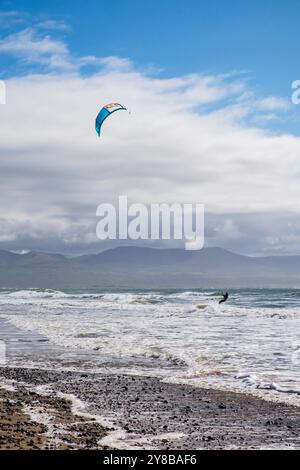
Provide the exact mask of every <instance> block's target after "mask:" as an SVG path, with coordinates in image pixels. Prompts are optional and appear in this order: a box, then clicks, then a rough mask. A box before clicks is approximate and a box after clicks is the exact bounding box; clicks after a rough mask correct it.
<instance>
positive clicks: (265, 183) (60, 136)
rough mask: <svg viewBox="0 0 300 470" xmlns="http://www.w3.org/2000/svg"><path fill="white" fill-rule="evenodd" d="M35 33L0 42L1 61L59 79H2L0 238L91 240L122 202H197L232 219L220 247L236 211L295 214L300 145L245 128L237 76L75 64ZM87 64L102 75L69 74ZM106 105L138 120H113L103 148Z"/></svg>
mask: <svg viewBox="0 0 300 470" xmlns="http://www.w3.org/2000/svg"><path fill="white" fill-rule="evenodd" d="M35 34H36V33H35V32H34V31H33V30H30V29H27V30H25V31H23V32H21V33H19V35H14V36H9V37H8V38H6V39H4V40H2V41H1V42H0V52H1V51H2V52H9V53H13V54H16V55H18V56H22V57H23V58H24V59H26V60H32V61H35V60H37V61H38V60H39V61H45V63H46V64H47V67H49V68H51V69H52V70H57V69H60V70H61V72H60V73H55V74H54V73H51V74H47V73H43V74H40V75H28V76H25V77H15V78H11V79H9V80H7V89H8V104H7V105H6V106H3V107H1V108H0V112H1V114H0V122H1V126H0V142H1V143H0V185H1V188H2V192H3V194H4V195H5V197H2V199H1V200H0V211H1V215H2V219H3V222H2V224H3V227H2V232H1V237H2V240H9V237H10V239H11V240H14V238H16V237H18V236H20V237H21V239H22V240H24V239H26V240H27V241H28V239H29V238H30V236H31V238H32V239H33V240H34V239H36V240H37V239H39V238H40V239H42V238H43V239H44V240H47V239H48V240H49V244H50V243H52V242H51V240H52V241H53V240H54V239H55V238H56V239H57V240H59V239H60V240H61V242H62V243H63V244H68V243H69V244H73V245H74V244H76V243H77V244H78V245H79V244H81V245H84V244H86V245H88V244H89V243H94V242H95V238H94V228H95V225H96V223H97V220H96V217H95V210H96V207H97V205H98V204H100V203H101V202H111V201H114V200H116V198H117V197H118V195H119V194H127V195H128V197H129V200H130V201H132V202H145V203H147V202H163V201H165V202H175V201H179V202H200V203H204V204H205V205H206V211H207V212H209V213H211V214H215V215H216V216H218V215H219V216H221V215H222V214H230V217H229V218H228V221H227V222H226V221H225V222H224V223H223V225H222V224H221V225H220V227H221V231H222V230H223V231H224V234H223V235H224V236H223V240H225V242H226V240H228V239H233V238H234V239H235V240H236V238H237V236H238V234H240V233H241V234H242V232H241V228H240V227H238V228H237V226H236V222H235V221H234V219H233V217H234V214H241V213H244V214H246V213H250V212H251V213H252V214H253V213H257V214H260V213H262V212H264V213H267V212H273V213H274V212H275V213H276V211H277V212H278V211H280V212H281V213H282V211H283V210H292V211H293V212H294V213H296V212H297V211H298V212H299V211H300V202H299V201H300V185H299V175H300V160H299V152H300V139H299V138H297V137H295V136H292V135H276V136H275V135H271V134H270V133H269V132H265V131H264V130H262V129H260V128H256V127H254V126H250V125H247V124H246V121H245V119H244V118H245V117H247V116H248V114H249V113H250V114H251V115H252V114H253V109H254V108H255V106H256V105H255V103H256V101H255V97H253V94H252V93H251V90H248V89H247V87H246V85H245V83H244V81H243V80H242V79H240V78H235V76H230V77H225V76H224V77H222V76H205V75H198V74H193V75H188V76H180V77H175V78H173V79H163V78H158V77H155V78H152V77H151V76H148V75H147V74H145V73H143V72H141V71H138V70H136V69H135V67H134V65H133V64H132V63H131V62H130V61H128V59H122V58H118V57H109V58H94V57H86V58H79V59H75V58H74V57H72V56H71V54H70V52H69V50H68V48H67V46H66V45H65V44H64V43H63V42H61V41H58V40H54V39H52V38H50V37H49V36H45V37H43V38H42V39H41V38H40V40H37V37H36V35H35ZM80 62H81V64H83V63H84V64H88V63H90V64H98V67H101V68H100V69H99V70H98V71H97V72H96V73H94V74H92V75H90V76H88V77H82V76H80V74H79V73H77V74H74V73H73V74H70V73H69V72H70V71H72V72H74V71H77V72H78V63H79V64H80ZM266 100H267V103H269V105H268V106H270V97H269V98H266ZM268 100H269V101H268ZM110 101H117V102H121V103H122V104H124V105H126V106H127V107H128V108H129V109H130V110H131V114H129V113H115V114H114V116H113V117H111V118H110V119H108V120H107V121H106V122H105V124H104V127H103V134H102V136H101V138H100V139H99V138H98V137H97V136H96V134H95V132H94V128H93V126H94V119H95V116H96V114H97V112H98V110H99V108H100V107H101V105H103V104H105V103H107V102H110ZM262 101H263V100H262ZM229 103H230V104H229ZM273 105H274V102H273ZM207 106H210V107H211V109H209V108H208V107H207ZM264 106H265V108H264V109H266V103H265V105H264ZM208 109H209V110H208ZM277 109H278V103H277ZM5 220H7V221H8V222H7V223H6V222H5ZM9 221H10V222H9ZM11 221H14V222H13V223H12V222H11ZM28 221H30V223H28ZM20 234H21V235H20ZM30 234H31V235H30ZM3 237H4V238H3ZM218 240H221V238H220V237H219V238H218ZM281 240H282V238H281ZM51 246H52V245H51ZM21 248H26V246H21Z"/></svg>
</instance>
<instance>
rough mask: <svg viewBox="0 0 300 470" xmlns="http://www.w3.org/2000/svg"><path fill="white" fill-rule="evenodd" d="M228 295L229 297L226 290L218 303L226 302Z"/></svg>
mask: <svg viewBox="0 0 300 470" xmlns="http://www.w3.org/2000/svg"><path fill="white" fill-rule="evenodd" d="M228 297H229V294H228V292H225V294H223V299H221V300H220V302H219V304H222V303H223V302H226V300H227V299H228Z"/></svg>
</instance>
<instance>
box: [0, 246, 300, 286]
mask: <svg viewBox="0 0 300 470" xmlns="http://www.w3.org/2000/svg"><path fill="white" fill-rule="evenodd" d="M0 287H17V288H28V287H44V288H78V287H82V288H85V287H90V288H91V287H124V288H125V287H137V288H147V287H148V288H159V287H161V288H167V287H174V288H192V287H212V288H226V287H228V288H229V287H300V256H269V257H249V256H243V255H238V254H236V253H232V252H230V251H227V250H224V249H222V248H204V249H202V250H200V251H185V250H179V249H153V248H139V247H119V248H114V249H111V250H107V251H104V252H102V253H100V254H95V255H85V256H79V257H76V258H72V259H69V258H66V257H65V256H63V255H60V254H51V253H42V252H30V253H27V254H22V255H20V254H16V253H11V252H9V251H4V250H0Z"/></svg>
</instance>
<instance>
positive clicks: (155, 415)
mask: <svg viewBox="0 0 300 470" xmlns="http://www.w3.org/2000/svg"><path fill="white" fill-rule="evenodd" d="M4 382H5V384H6V388H4V389H3V388H2V389H1V391H0V449H37V448H44V449H49V448H52V449H108V448H109V449H110V448H111V449H161V450H166V449H172V450H175V449H179V450H188V449H193V450H196V449H257V448H278V449H280V448H292V449H295V448H300V408H298V407H294V406H291V405H287V404H283V403H274V402H269V401H264V400H261V399H259V398H255V397H252V396H249V395H244V394H238V393H231V392H223V391H218V390H206V389H198V388H193V387H190V386H187V385H175V384H166V383H162V382H161V381H160V380H159V379H157V378H153V377H138V376H126V375H103V374H91V373H81V372H54V371H49V370H40V369H26V368H6V367H3V368H0V383H4Z"/></svg>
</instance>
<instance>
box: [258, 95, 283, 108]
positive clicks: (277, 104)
mask: <svg viewBox="0 0 300 470" xmlns="http://www.w3.org/2000/svg"><path fill="white" fill-rule="evenodd" d="M256 107H257V108H258V109H261V110H263V111H284V110H287V109H288V108H289V103H288V101H287V100H285V99H283V98H278V97H276V96H267V97H266V98H263V99H261V100H260V101H257V102H256Z"/></svg>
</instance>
